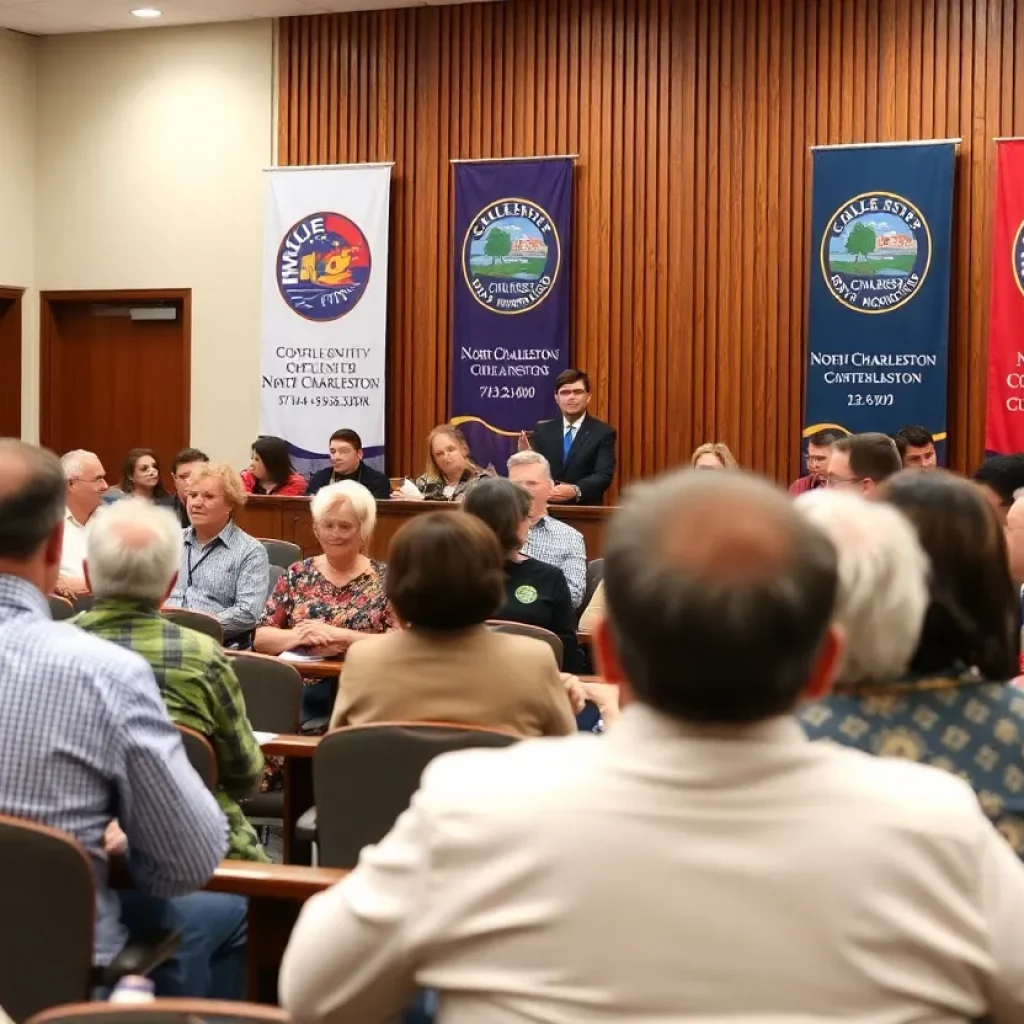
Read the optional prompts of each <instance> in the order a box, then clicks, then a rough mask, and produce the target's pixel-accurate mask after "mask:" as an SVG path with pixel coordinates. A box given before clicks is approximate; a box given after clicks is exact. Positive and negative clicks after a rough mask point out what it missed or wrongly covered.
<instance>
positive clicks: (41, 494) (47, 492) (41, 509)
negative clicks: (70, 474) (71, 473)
mask: <svg viewBox="0 0 1024 1024" xmlns="http://www.w3.org/2000/svg"><path fill="white" fill-rule="evenodd" d="M0 462H7V463H13V462H21V463H22V464H23V465H24V466H25V467H26V469H27V470H28V474H27V476H26V478H25V480H24V482H23V483H22V484H21V485H20V486H19V487H18V488H17V490H13V491H10V492H8V493H4V494H0V558H11V559H16V560H19V561H24V560H25V559H28V558H31V557H32V556H33V555H34V554H35V553H36V552H37V551H38V550H39V548H40V546H41V545H42V544H43V542H44V541H45V540H46V538H47V537H49V536H50V534H51V533H53V531H54V528H55V527H56V526H57V524H58V523H59V522H60V521H61V520H62V519H63V518H64V498H65V494H66V489H67V483H66V481H65V479H64V470H63V469H62V468H61V464H60V460H59V459H58V458H57V456H56V455H54V454H53V452H51V451H47V450H46V449H45V448H36V447H35V446H34V445H30V444H25V442H24V441H18V440H15V439H14V438H2V439H0Z"/></svg>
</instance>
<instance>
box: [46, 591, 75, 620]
mask: <svg viewBox="0 0 1024 1024" xmlns="http://www.w3.org/2000/svg"><path fill="white" fill-rule="evenodd" d="M47 601H49V603H50V617H51V618H52V619H53V621H54V622H65V621H66V620H67V619H70V618H71V616H72V615H74V614H75V606H74V605H73V604H72V603H71V602H70V601H69V600H68V599H67V598H66V597H58V596H57V595H56V594H51V595H50V596H49V597H48V598H47Z"/></svg>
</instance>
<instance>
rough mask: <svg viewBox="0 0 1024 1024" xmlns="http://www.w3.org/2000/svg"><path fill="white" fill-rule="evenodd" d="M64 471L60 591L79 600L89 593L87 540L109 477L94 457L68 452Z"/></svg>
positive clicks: (63, 460) (64, 458)
mask: <svg viewBox="0 0 1024 1024" xmlns="http://www.w3.org/2000/svg"><path fill="white" fill-rule="evenodd" d="M60 462H61V466H62V467H63V469H64V480H65V486H66V496H65V499H64V502H65V509H64V546H63V548H62V549H61V553H60V576H59V577H58V579H57V583H56V591H57V593H59V594H63V595H64V596H66V597H76V596H77V595H79V594H86V593H88V591H89V587H88V584H87V583H86V582H85V569H84V563H85V538H86V534H87V532H88V531H87V528H88V525H89V521H90V520H91V519H92V517H93V514H94V513H95V512H96V509H98V508H99V507H100V505H101V504H102V503H103V494H104V492H105V491H106V489H107V474H106V470H104V468H103V463H102V462H100V460H99V459H98V458H97V457H96V456H95V455H94V454H93V453H92V452H86V451H82V450H81V449H78V450H77V451H73V452H68V453H67V455H65V456H64V457H63V458H62V459H61V460H60Z"/></svg>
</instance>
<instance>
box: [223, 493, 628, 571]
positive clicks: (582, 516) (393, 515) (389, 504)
mask: <svg viewBox="0 0 1024 1024" xmlns="http://www.w3.org/2000/svg"><path fill="white" fill-rule="evenodd" d="M460 508H461V505H459V504H457V503H453V502H450V501H378V502H377V528H376V529H375V530H374V533H373V541H372V543H371V544H370V551H369V555H370V557H371V558H381V559H383V558H386V557H387V553H388V546H389V545H390V543H391V538H392V537H393V536H394V535H395V534H396V533H397V532H398V530H399V529H400V528H401V526H402V525H403V524H404V523H406V522H408V520H409V519H411V518H412V517H413V516H419V515H423V513H424V512H457V511H458V510H459V509H460ZM614 511H615V509H614V508H610V507H606V506H603V505H602V506H598V505H563V506H558V505H552V506H551V509H550V512H551V515H553V516H554V517H555V518H556V519H560V520H561V521H562V522H564V523H568V524H569V525H570V526H572V527H575V528H576V529H577V530H579V531H580V533H582V534H583V539H584V540H585V541H586V544H587V558H588V559H591V558H600V557H601V555H602V554H603V552H604V530H605V523H606V522H607V521H608V518H609V517H610V516H611V514H612V513H613V512H614ZM235 521H236V522H237V523H238V525H239V526H240V527H241V528H242V529H243V530H245V532H246V533H248V534H249V535H250V536H252V537H267V538H273V539H274V540H288V541H291V542H292V543H293V544H298V545H299V547H300V548H301V549H302V554H303V557H305V558H309V557H310V556H312V555H318V554H320V544H319V542H318V541H317V539H316V537H315V536H314V534H313V518H312V516H311V515H310V512H309V498H281V497H276V496H274V495H265V494H250V495H249V496H248V500H247V501H246V503H245V507H244V508H240V509H239V510H238V511H237V512H236V513H235Z"/></svg>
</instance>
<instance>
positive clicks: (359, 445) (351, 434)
mask: <svg viewBox="0 0 1024 1024" xmlns="http://www.w3.org/2000/svg"><path fill="white" fill-rule="evenodd" d="M331 441H347V442H348V443H349V444H350V445H352V447H353V448H355V450H356V451H357V452H361V451H362V450H363V439H362V438H361V437H360V436H359V435H358V434H357V433H356V432H355V431H354V430H349V429H348V428H347V427H345V428H344V429H342V430H336V431H335V432H334V433H333V434H331ZM328 444H330V441H328Z"/></svg>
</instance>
